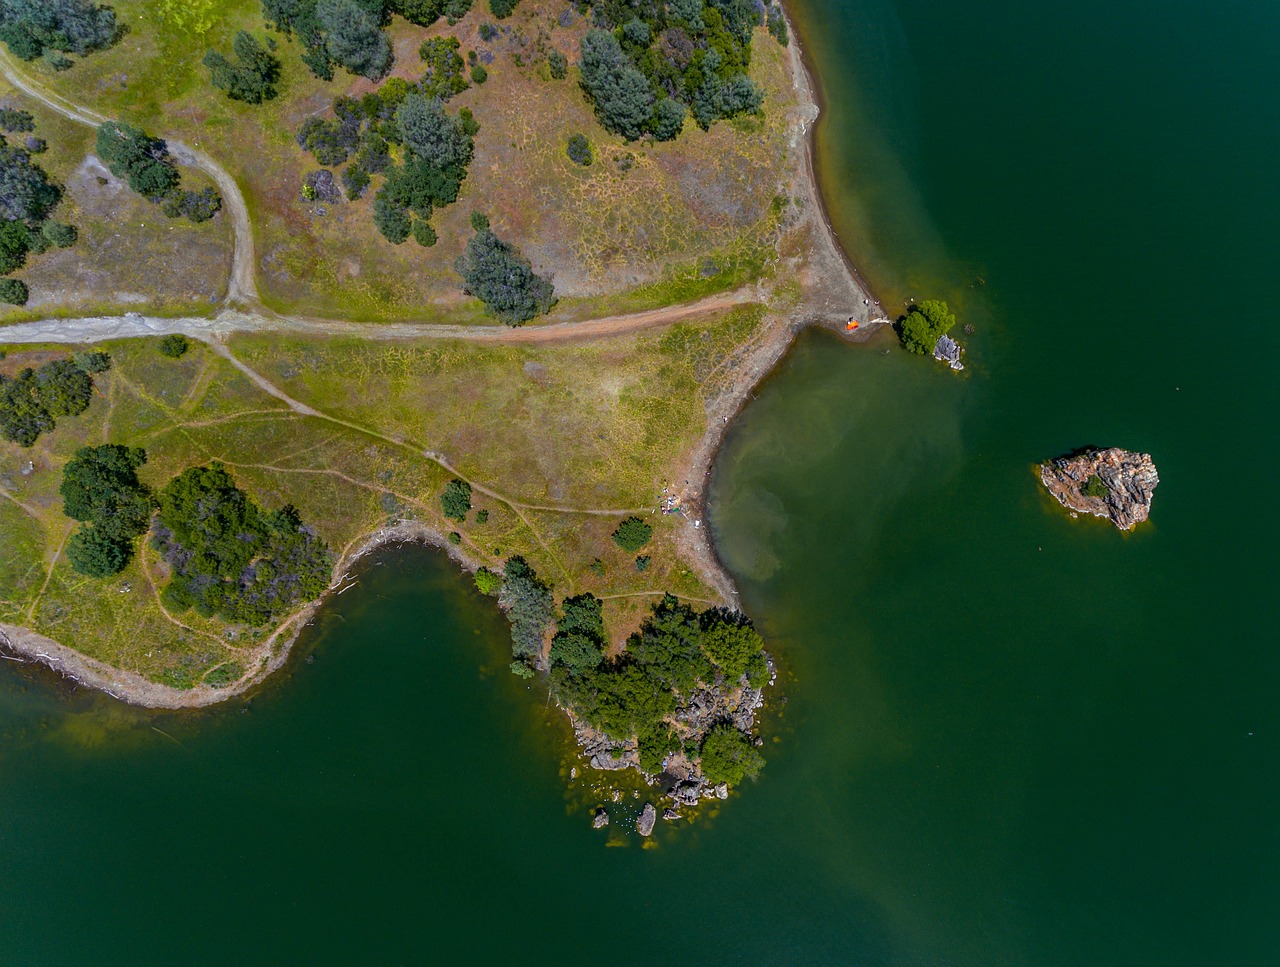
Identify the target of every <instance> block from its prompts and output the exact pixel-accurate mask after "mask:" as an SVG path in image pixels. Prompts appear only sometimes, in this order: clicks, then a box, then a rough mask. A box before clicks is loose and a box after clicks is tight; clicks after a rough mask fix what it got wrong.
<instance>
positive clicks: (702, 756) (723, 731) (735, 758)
mask: <svg viewBox="0 0 1280 967" xmlns="http://www.w3.org/2000/svg"><path fill="white" fill-rule="evenodd" d="M698 758H699V761H700V762H701V764H702V774H703V776H705V777H706V779H707V781H708V782H710V783H712V784H713V785H719V784H720V783H722V782H723V783H727V784H728V785H730V786H737V785H740V784H741V783H742V781H743V780H744V779H754V778H756V777H757V776H758V775H760V770H761V769H763V768H764V756H762V755H761V754H760V750H759V749H757V748H756V747H755V743H754V742H752V740H751V736H749V735H747V734H746V733H745V732H743V731H742V730H741V729H736V728H734V727H733V726H732V725H730V724H729V723H728V722H722V723H721V724H719V725H716V726H712V728H711V730H710V731H709V732H708V733H707V735H706V737H705V738H704V739H703V740H702V747H701V748H700V749H699V750H698Z"/></svg>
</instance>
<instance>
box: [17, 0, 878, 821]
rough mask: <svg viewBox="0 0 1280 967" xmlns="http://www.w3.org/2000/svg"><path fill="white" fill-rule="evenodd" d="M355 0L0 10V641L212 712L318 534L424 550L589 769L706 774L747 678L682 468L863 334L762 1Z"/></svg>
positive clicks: (326, 547)
mask: <svg viewBox="0 0 1280 967" xmlns="http://www.w3.org/2000/svg"><path fill="white" fill-rule="evenodd" d="M54 6H55V8H57V10H59V11H63V10H64V8H65V11H64V12H68V16H69V17H70V13H74V12H75V11H78V10H79V11H80V12H81V13H83V11H82V10H80V8H82V7H90V6H91V5H89V4H87V3H86V2H84V0H58V3H56V4H55V5H54ZM375 6H379V5H378V4H377V3H364V2H358V0H320V2H319V3H313V2H303V3H296V4H291V5H286V4H281V3H278V2H276V0H264V2H263V3H262V5H261V6H259V5H257V4H246V3H243V2H231V0H199V2H194V3H190V4H185V5H179V4H165V3H161V4H155V3H150V2H143V0H118V2H116V3H115V4H114V6H113V8H107V7H98V8H93V9H96V10H98V15H97V16H98V17H99V21H100V22H99V21H95V23H99V27H100V28H101V29H97V28H95V29H96V32H94V31H89V33H88V34H85V35H83V36H79V35H77V36H76V37H71V38H70V39H68V37H67V36H65V35H64V34H65V31H64V34H57V33H56V32H55V33H48V32H47V31H46V32H44V33H42V32H41V31H42V30H43V29H44V28H41V27H40V25H39V24H33V23H27V22H25V21H15V22H14V23H10V24H8V25H7V26H6V28H5V29H6V31H7V32H6V33H4V34H2V35H0V36H3V38H4V39H5V40H6V41H7V42H8V47H9V49H8V51H7V52H3V53H0V70H2V72H3V75H4V78H5V80H4V83H3V84H2V85H0V126H2V127H4V128H5V130H6V131H9V132H10V134H9V141H8V142H6V143H7V144H8V145H9V146H10V147H8V149H7V150H8V151H9V154H8V156H7V157H8V159H9V160H8V161H7V162H5V164H8V165H9V166H10V167H11V168H12V170H13V171H15V172H20V173H21V176H22V178H24V179H26V180H25V181H24V182H23V183H24V184H31V185H35V184H36V183H37V182H39V183H40V184H45V185H48V186H49V190H48V191H47V192H45V194H43V195H42V196H41V197H43V198H44V202H42V203H41V204H43V206H44V207H43V208H41V209H40V211H39V212H36V211H35V210H34V209H30V210H22V211H19V210H18V209H17V208H15V207H14V206H15V205H16V204H17V202H18V200H15V199H14V198H11V197H9V196H7V195H6V196H5V197H0V203H3V205H5V206H8V207H7V208H6V212H7V213H8V214H6V215H5V217H6V218H7V219H8V221H7V222H6V223H5V224H7V225H9V226H11V227H12V231H11V234H12V236H13V238H14V243H13V246H12V249H13V251H14V253H15V254H14V255H13V257H12V259H11V261H12V263H13V264H12V265H11V266H10V269H9V271H10V272H16V273H17V274H18V275H20V276H21V280H19V279H18V278H16V277H15V278H14V279H12V280H9V279H6V280H5V282H12V283H13V284H11V285H9V286H8V287H7V289H6V292H7V294H8V296H11V298H8V301H9V302H11V303H14V305H13V307H12V308H10V309H9V310H7V311H6V312H4V313H3V314H0V348H2V349H3V351H4V353H5V356H4V358H3V359H0V409H3V411H4V412H3V413H0V429H3V431H4V433H3V436H4V437H5V439H4V442H2V443H0V534H3V536H4V543H5V546H6V551H7V553H6V555H5V557H6V560H5V562H4V564H3V565H0V643H3V644H5V645H7V647H8V649H9V650H10V651H11V652H12V653H13V654H14V655H15V656H20V657H23V658H25V659H28V660H35V661H40V662H43V663H46V664H49V665H50V666H51V667H55V668H57V669H58V670H60V671H62V672H63V674H64V675H66V676H68V677H69V678H71V679H73V680H74V681H76V682H79V683H82V684H84V685H87V686H91V687H95V688H100V689H103V690H104V691H107V692H108V693H110V694H112V695H114V696H116V697H117V698H120V699H122V700H125V701H129V702H135V703H138V704H142V705H148V706H152V707H160V708H190V707H197V706H202V705H209V704H213V703H216V702H220V701H225V700H226V699H228V698H230V697H232V696H234V695H238V694H241V693H243V692H245V691H246V690H248V689H250V688H252V687H253V686H254V685H255V684H257V683H259V682H261V681H262V680H263V679H264V678H265V677H266V676H268V675H269V674H270V673H271V672H272V671H273V670H275V669H278V668H279V667H280V666H281V664H282V663H283V662H284V661H285V660H286V658H287V656H288V653H289V647H290V644H291V642H292V641H293V640H294V638H295V637H296V636H297V634H298V633H299V632H300V631H301V629H302V628H303V627H304V626H305V625H306V623H307V621H308V620H309V619H310V617H311V616H312V614H313V613H314V611H315V609H316V608H317V607H318V606H319V604H320V602H321V601H322V600H323V595H324V592H325V590H326V589H328V590H330V591H334V592H339V591H341V590H345V588H346V587H348V586H349V580H350V579H349V577H348V575H349V573H350V568H351V565H352V563H353V562H354V561H355V560H357V559H358V558H360V557H361V556H363V555H365V554H368V553H370V552H371V551H373V550H374V549H375V548H377V547H379V546H381V545H384V544H386V543H388V542H394V541H403V540H423V541H428V542H431V543H434V544H436V545H438V546H439V547H441V548H442V549H443V550H444V551H446V552H447V553H448V554H450V555H451V556H452V557H453V558H454V559H455V560H456V561H457V562H458V563H459V565H460V566H461V567H462V568H464V569H465V570H467V571H469V572H471V573H472V574H474V576H475V580H476V583H477V585H478V586H479V587H480V589H481V590H482V591H485V592H486V593H491V594H493V595H494V596H495V597H496V599H497V602H498V604H499V605H500V606H501V607H502V608H503V609H504V611H505V612H506V613H507V615H508V618H509V619H510V621H511V624H512V655H513V662H512V671H513V672H514V673H516V674H519V675H522V676H534V675H546V676H549V680H550V684H551V687H552V691H553V694H554V695H555V697H556V699H557V701H558V702H559V703H560V704H561V705H562V706H563V707H564V708H565V710H566V712H567V713H568V714H569V715H570V718H571V719H572V721H573V723H574V725H575V727H576V732H577V735H578V737H579V740H580V742H581V743H582V745H583V746H584V748H585V749H586V751H587V754H588V757H589V759H590V760H591V763H592V764H593V765H594V766H595V767H597V768H600V769H604V770H609V769H615V768H620V767H632V768H636V769H639V770H640V771H641V772H643V773H644V774H645V775H647V776H650V777H652V778H654V779H655V780H656V779H657V778H658V777H662V782H663V783H664V786H663V789H664V791H665V792H666V793H667V794H668V795H669V796H670V797H671V798H672V800H673V805H676V804H684V805H688V804H692V803H694V802H696V801H697V800H698V799H699V798H702V797H704V796H711V795H721V796H722V795H724V790H725V789H726V788H727V787H728V786H731V785H733V784H736V783H738V782H741V781H742V780H743V779H744V778H746V777H748V776H751V775H754V773H755V771H757V770H758V768H759V764H760V761H761V760H760V758H759V753H758V752H757V751H756V746H757V745H758V743H759V739H758V737H757V735H756V733H755V728H756V722H755V716H756V713H757V711H758V709H759V707H760V706H761V704H762V703H763V702H764V688H765V687H766V685H767V683H768V681H769V680H770V677H771V670H770V664H769V659H768V656H767V654H766V651H765V643H764V642H763V641H762V640H761V639H760V636H759V635H758V634H757V633H756V632H755V631H754V629H753V628H752V627H751V624H750V622H749V620H747V619H746V618H745V617H744V616H743V615H741V614H740V613H739V610H738V608H737V594H736V592H735V590H734V588H733V585H732V582H731V581H730V580H729V578H728V577H727V575H725V573H724V572H723V570H722V569H721V568H720V566H719V564H718V562H717V560H716V557H715V553H714V549H713V548H712V547H711V545H710V542H709V536H708V528H707V527H706V526H705V519H704V506H703V501H704V487H705V481H706V478H707V476H708V474H709V468H710V465H711V460H712V458H713V456H714V454H715V451H716V448H717V447H718V445H719V442H720V440H721V438H722V437H723V434H724V433H725V431H726V429H727V427H728V425H729V422H730V420H731V419H732V418H733V416H734V414H735V413H736V412H737V410H738V408H739V407H740V406H741V405H742V403H743V401H744V400H745V399H747V398H748V396H749V393H750V391H751V389H752V387H754V386H755V385H756V384H757V383H758V381H759V380H760V379H761V378H762V377H763V376H764V375H765V374H766V373H767V372H768V371H769V370H770V369H771V368H772V367H773V365H774V364H775V363H776V362H777V360H778V359H779V358H780V357H781V356H782V354H783V353H784V352H785V350H786V349H787V347H788V346H789V344H790V342H791V340H792V339H793V337H794V335H795V333H796V332H797V331H799V329H801V328H803V327H805V326H809V325H819V326H826V327H829V328H831V329H833V330H836V331H839V332H841V333H845V334H846V335H847V336H848V337H849V338H858V339H865V338H868V337H869V336H870V335H872V334H873V333H874V332H875V331H876V330H877V329H879V328H880V327H882V326H885V325H887V324H888V320H887V318H886V317H885V316H884V314H883V313H882V312H881V311H880V310H879V307H878V303H877V302H876V301H875V299H874V298H873V297H872V296H871V295H870V293H869V292H868V291H867V290H866V289H865V287H864V286H863V285H861V283H860V282H859V280H858V279H857V276H856V274H855V273H854V271H853V270H852V267H851V266H850V265H849V263H848V261H847V259H846V258H845V257H844V255H843V253H842V252H841V251H840V250H839V248H838V247H837V245H836V243H835V241H834V239H833V237H832V233H831V231H830V227H829V225H828V224H827V221H826V218H825V216H824V213H823V209H822V205H821V201H820V198H819V197H818V194H817V189H816V185H815V181H814V177H813V169H812V159H811V144H810V135H811V128H812V125H813V122H814V120H815V118H816V116H817V106H816V100H815V97H814V93H813V90H812V87H811V83H810V79H809V77H808V75H807V73H806V71H805V67H804V64H803V61H802V59H801V55H800V51H799V49H798V47H797V45H796V44H795V42H794V40H793V39H792V38H791V36H790V31H789V30H788V28H787V23H786V19H785V17H784V15H783V14H782V11H781V10H780V9H779V8H778V7H776V6H772V5H771V6H769V7H767V8H766V11H765V13H764V15H761V14H759V13H758V12H757V8H756V7H755V6H754V5H752V4H748V3H745V2H743V0H732V2H729V0H714V2H712V0H708V2H705V3H704V2H702V0H681V2H679V3H672V4H668V5H667V6H666V7H665V8H663V9H660V10H658V11H657V12H655V13H653V14H651V15H649V16H648V19H642V18H639V17H636V16H634V15H631V14H627V15H626V16H625V17H624V16H623V13H620V12H619V10H618V9H615V7H614V6H612V5H609V4H605V3H600V2H596V3H587V4H582V5H570V4H568V3H566V2H563V0H521V2H519V3H516V2H514V0H489V2H487V3H485V4H483V5H482V4H481V3H479V2H477V3H476V4H475V5H474V6H473V5H471V4H470V3H468V2H467V0H460V2H452V0H451V2H449V3H444V4H432V3H408V2H399V0H392V2H388V3H386V4H385V5H382V6H381V7H380V11H381V12H380V13H371V12H370V11H371V10H372V8H373V7H375ZM330 8H334V9H337V8H341V9H340V10H339V11H338V13H335V12H334V9H330ZM347 8H351V9H347ZM4 9H6V10H7V9H8V8H4ZM107 12H111V13H112V15H113V16H114V18H115V19H114V20H112V24H114V23H116V22H117V21H118V22H119V23H121V24H123V23H127V24H128V25H129V30H128V32H122V31H120V30H118V29H115V28H114V27H113V28H112V29H111V30H108V29H106V28H107V26H108V25H107V22H106V19H107ZM624 12H625V11H624ZM339 14H341V16H339ZM5 16H8V15H7V14H6V15H5ZM335 17H336V18H337V19H334V18H335ZM326 18H328V19H326ZM73 20H74V18H70V19H68V21H67V22H68V23H71V22H72V21H73ZM264 20H265V24H266V29H264ZM74 22H75V23H77V24H80V23H85V22H87V21H83V20H74ZM15 37H19V38H21V42H15V41H14V39H13V38H15ZM64 48H65V49H64ZM6 118H7V119H8V120H6ZM24 136H25V138H26V141H25V142H19V141H17V140H16V139H19V138H22V137H24ZM37 141H38V142H39V144H38V145H37V144H36V143H35V142H37ZM37 147H38V148H39V150H36V149H37ZM15 177H16V176H15ZM24 197H25V196H24ZM36 215H38V216H39V217H34V216H36ZM47 225H51V226H53V227H52V228H42V226H47ZM64 225H70V226H72V229H71V230H69V231H63V230H62V228H61V227H60V226H64ZM0 227H2V226H0ZM0 241H2V240H0ZM63 243H66V244H63ZM19 249H20V250H21V251H19ZM0 294H4V293H0ZM851 317H856V318H857V321H858V322H859V323H860V327H859V328H856V329H853V328H851V326H850V321H851Z"/></svg>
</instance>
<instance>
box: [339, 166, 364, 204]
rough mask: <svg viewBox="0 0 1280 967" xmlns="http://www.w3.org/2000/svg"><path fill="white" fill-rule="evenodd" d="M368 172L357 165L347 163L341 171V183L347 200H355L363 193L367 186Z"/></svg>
mask: <svg viewBox="0 0 1280 967" xmlns="http://www.w3.org/2000/svg"><path fill="white" fill-rule="evenodd" d="M370 180H371V179H370V178H369V172H367V171H365V170H364V169H363V168H361V167H360V166H359V165H349V166H348V167H347V169H346V170H345V171H343V172H342V185H343V187H344V188H346V190H347V200H348V201H355V200H356V199H357V198H359V197H360V196H361V195H363V194H364V190H365V189H366V188H368V187H369V182H370Z"/></svg>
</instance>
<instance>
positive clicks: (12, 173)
mask: <svg viewBox="0 0 1280 967" xmlns="http://www.w3.org/2000/svg"><path fill="white" fill-rule="evenodd" d="M61 200H62V186H61V185H59V184H58V183H57V182H55V181H53V180H52V179H50V177H49V176H48V174H46V173H45V171H44V169H43V168H41V167H40V166H39V165H37V164H35V163H34V162H32V160H31V154H30V152H28V151H26V150H25V149H24V148H19V147H16V146H15V145H12V144H10V143H9V142H8V141H7V140H5V139H4V138H0V219H4V220H7V221H9V222H25V223H26V224H28V225H35V224H37V223H39V222H42V221H44V220H45V219H46V218H48V217H49V213H50V212H52V211H53V209H54V208H56V207H57V205H58V202H59V201H61ZM24 250H25V246H24ZM7 271H12V269H10V270H7Z"/></svg>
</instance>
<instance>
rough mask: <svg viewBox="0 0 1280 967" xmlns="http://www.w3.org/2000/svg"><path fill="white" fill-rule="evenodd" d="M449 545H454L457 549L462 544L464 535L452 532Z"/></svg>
mask: <svg viewBox="0 0 1280 967" xmlns="http://www.w3.org/2000/svg"><path fill="white" fill-rule="evenodd" d="M449 543H450V544H452V545H453V546H454V547H457V546H458V545H459V544H461V543H462V535H461V534H459V533H458V532H457V531H450V532H449Z"/></svg>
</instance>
